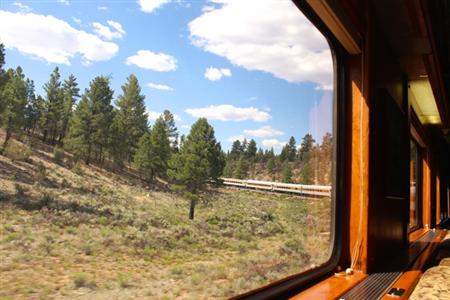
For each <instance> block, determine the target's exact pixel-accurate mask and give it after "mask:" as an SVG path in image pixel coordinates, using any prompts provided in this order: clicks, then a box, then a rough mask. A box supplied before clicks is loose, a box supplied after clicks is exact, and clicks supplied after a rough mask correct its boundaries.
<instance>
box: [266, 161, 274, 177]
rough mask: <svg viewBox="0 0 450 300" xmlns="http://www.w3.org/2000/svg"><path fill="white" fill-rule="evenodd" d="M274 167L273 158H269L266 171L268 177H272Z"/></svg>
mask: <svg viewBox="0 0 450 300" xmlns="http://www.w3.org/2000/svg"><path fill="white" fill-rule="evenodd" d="M275 167H276V165H275V158H274V157H271V158H269V160H268V161H267V170H268V171H269V174H270V175H273V174H274V173H275Z"/></svg>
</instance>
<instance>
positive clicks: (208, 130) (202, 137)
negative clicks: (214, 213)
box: [168, 118, 224, 219]
mask: <svg viewBox="0 0 450 300" xmlns="http://www.w3.org/2000/svg"><path fill="white" fill-rule="evenodd" d="M221 152H222V150H221V147H220V144H219V143H217V141H216V138H215V136H214V129H213V127H212V126H211V125H209V123H208V121H207V120H206V119H205V118H200V119H198V120H197V122H195V123H194V124H193V125H192V127H191V131H190V133H189V135H188V136H187V137H186V140H185V141H184V143H183V145H182V146H181V148H180V151H179V152H178V153H175V154H174V155H172V157H171V159H170V160H169V170H168V175H169V177H170V178H172V180H174V182H175V183H176V184H178V185H179V186H181V188H182V189H183V190H184V191H186V192H187V193H186V194H187V195H189V197H190V199H191V201H190V209H189V218H190V219H193V218H194V209H195V203H196V197H195V194H196V193H197V192H198V191H199V190H201V189H203V188H204V187H205V186H206V184H207V182H208V181H209V180H217V179H218V177H219V176H220V175H221V174H222V171H223V167H224V162H223V155H221V154H220V153H221ZM218 158H219V159H218Z"/></svg>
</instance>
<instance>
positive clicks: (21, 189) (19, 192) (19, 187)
mask: <svg viewBox="0 0 450 300" xmlns="http://www.w3.org/2000/svg"><path fill="white" fill-rule="evenodd" d="M15 188H16V196H17V197H19V198H21V197H23V196H25V192H26V191H27V189H26V188H25V187H24V186H22V185H20V184H18V183H16V185H15Z"/></svg>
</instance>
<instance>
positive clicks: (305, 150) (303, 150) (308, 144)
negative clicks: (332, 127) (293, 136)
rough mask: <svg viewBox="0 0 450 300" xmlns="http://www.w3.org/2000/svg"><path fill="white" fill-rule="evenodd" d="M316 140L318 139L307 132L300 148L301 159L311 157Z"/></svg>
mask: <svg viewBox="0 0 450 300" xmlns="http://www.w3.org/2000/svg"><path fill="white" fill-rule="evenodd" d="M315 142H316V141H315V140H314V139H313V137H312V135H311V134H309V133H307V134H305V136H304V137H303V140H302V144H301V146H300V149H299V150H298V156H299V159H300V160H301V161H306V160H308V159H309V156H310V153H311V150H312V148H313V146H314V143H315Z"/></svg>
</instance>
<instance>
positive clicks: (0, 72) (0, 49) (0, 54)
mask: <svg viewBox="0 0 450 300" xmlns="http://www.w3.org/2000/svg"><path fill="white" fill-rule="evenodd" d="M4 65H5V46H3V44H1V43H0V97H1V96H2V93H3V89H4V86H5V83H6V78H7V77H6V72H5V70H4V69H3V66H4ZM4 105H5V102H4V101H0V114H1V113H2V111H3V107H4Z"/></svg>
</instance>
